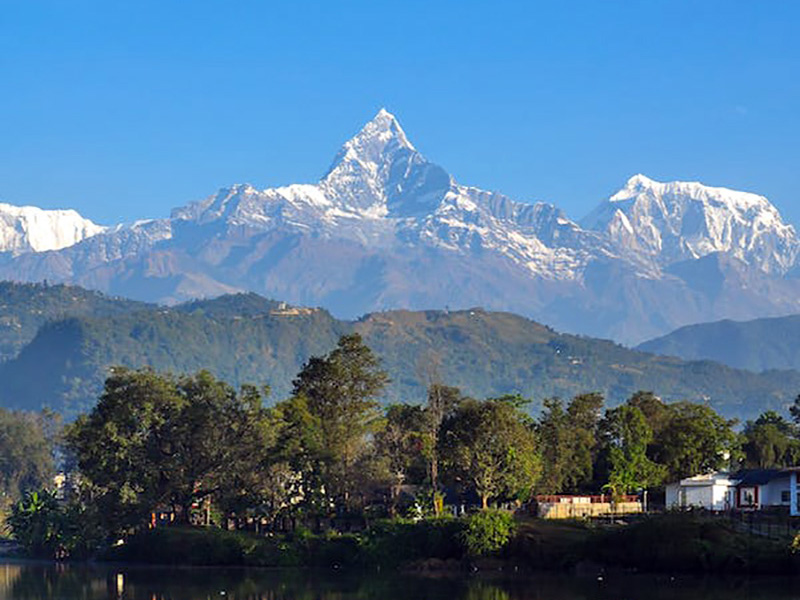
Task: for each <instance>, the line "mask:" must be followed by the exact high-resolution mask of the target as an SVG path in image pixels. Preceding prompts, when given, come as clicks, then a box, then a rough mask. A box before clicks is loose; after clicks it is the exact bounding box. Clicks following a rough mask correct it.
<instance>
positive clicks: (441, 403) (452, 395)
mask: <svg viewBox="0 0 800 600" xmlns="http://www.w3.org/2000/svg"><path fill="white" fill-rule="evenodd" d="M463 400H464V397H463V396H462V395H461V390H460V389H458V388H457V387H451V386H447V385H443V384H441V383H436V382H434V383H431V384H430V385H429V386H428V404H427V406H426V408H425V421H426V425H427V427H426V429H425V435H424V437H423V446H422V452H423V454H424V455H425V457H426V458H427V459H428V476H429V478H430V485H431V490H432V492H433V512H434V514H435V515H436V516H438V515H439V513H440V511H441V504H442V498H443V496H441V493H440V491H439V440H440V433H441V429H442V422H443V421H444V419H445V418H446V417H448V416H450V415H452V414H453V411H454V410H456V409H457V408H458V406H459V405H460V404H461V402H462V401H463Z"/></svg>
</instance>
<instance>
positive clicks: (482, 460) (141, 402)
mask: <svg viewBox="0 0 800 600" xmlns="http://www.w3.org/2000/svg"><path fill="white" fill-rule="evenodd" d="M432 379H433V380H432V381H431V382H430V385H429V387H428V397H427V402H426V403H425V404H424V405H406V404H394V405H390V406H387V407H381V405H380V404H379V402H378V399H379V397H380V395H381V392H382V391H383V389H384V387H385V386H386V384H387V382H388V377H387V375H386V373H385V372H384V371H383V370H382V369H381V367H380V364H379V361H378V360H377V358H376V357H375V356H374V354H373V353H372V351H371V350H370V349H369V348H368V347H367V346H366V345H365V344H364V343H363V341H362V339H361V338H360V336H359V335H358V334H352V335H345V336H342V337H341V338H340V340H339V342H338V345H337V346H336V348H335V349H334V350H333V351H331V352H330V353H329V354H327V355H325V356H321V357H313V358H311V359H310V360H309V361H308V362H307V363H306V364H305V365H304V367H303V368H302V370H301V371H300V373H299V374H298V375H297V377H296V378H295V380H294V382H293V390H292V393H291V395H290V397H289V398H288V399H286V400H283V401H281V402H278V403H277V404H275V405H274V406H273V407H271V408H265V407H264V405H263V404H262V400H263V399H264V398H265V397H266V396H267V394H268V393H269V390H266V389H262V390H260V389H256V388H255V387H252V386H243V387H242V388H241V389H239V390H236V389H234V388H233V387H231V386H230V385H228V384H227V383H225V382H223V381H221V380H218V379H216V378H215V377H213V376H212V375H211V374H209V373H208V372H205V371H201V372H199V373H197V374H194V375H186V376H172V375H168V374H160V373H156V372H154V371H151V370H146V369H145V370H129V369H124V368H116V369H114V370H113V371H112V372H111V374H110V376H109V377H108V378H107V380H106V382H105V387H104V391H103V393H102V395H101V396H100V398H99V401H98V403H97V405H96V406H95V408H94V409H93V410H92V411H91V412H90V413H88V414H85V415H82V416H81V417H79V418H78V419H77V420H76V421H75V422H74V423H72V424H70V425H69V426H67V427H66V428H65V430H64V431H63V435H61V436H60V437H59V438H58V440H59V441H58V446H59V454H60V460H61V461H62V462H63V463H64V466H65V467H66V470H67V473H68V477H67V485H66V489H65V491H66V495H65V498H64V500H63V501H60V502H57V501H56V498H55V496H54V495H53V493H52V492H48V491H46V490H40V491H37V492H35V493H32V494H28V495H27V496H26V497H24V498H22V499H21V500H20V501H19V502H17V503H16V504H15V505H14V506H13V508H12V511H11V515H10V517H9V522H10V524H11V525H12V527H13V529H14V532H15V534H16V535H17V537H18V538H20V539H25V538H26V536H27V541H26V544H27V545H28V547H29V548H31V549H33V550H34V551H36V552H40V553H49V552H52V551H53V550H54V549H55V548H58V549H60V550H59V551H60V552H64V553H73V554H82V553H90V552H91V550H92V549H93V548H97V547H99V546H102V545H103V544H104V543H106V542H107V541H109V540H116V539H119V537H121V536H122V537H124V536H127V535H129V534H131V533H134V532H136V531H140V530H142V529H146V528H147V527H149V526H152V525H153V524H154V521H153V519H154V518H155V517H154V515H157V514H166V515H169V520H170V521H172V522H176V523H185V524H189V523H204V524H217V525H228V524H230V523H232V522H235V523H239V524H247V523H259V524H265V526H266V527H277V526H278V524H279V523H285V522H287V521H289V522H293V523H295V524H297V523H304V524H310V523H315V522H319V521H320V520H323V519H331V518H339V519H347V518H349V519H360V520H361V521H362V522H363V521H366V522H369V521H371V520H372V519H375V518H378V517H392V516H407V517H413V518H420V517H425V516H438V515H441V514H442V513H443V512H444V504H445V500H448V501H451V502H453V503H454V504H461V505H469V504H476V505H479V506H481V507H483V508H486V507H488V506H490V505H492V504H499V503H515V504H519V503H521V502H524V501H526V500H528V499H529V498H530V497H531V496H532V495H533V494H560V493H575V492H580V493H588V492H594V493H600V492H602V493H607V494H611V495H621V494H626V493H632V492H635V491H637V490H639V489H641V488H647V487H652V486H658V485H660V484H663V483H664V482H666V481H671V480H675V479H679V478H681V477H685V476H688V475H693V474H696V473H700V472H704V471H709V470H713V469H719V468H724V467H730V466H738V465H740V464H748V465H749V464H759V465H760V466H771V465H773V464H784V463H787V461H792V460H794V457H795V456H800V454H798V453H797V448H798V447H800V442H798V440H797V428H796V426H795V425H793V424H790V423H788V422H787V421H785V420H783V419H782V418H780V417H779V416H778V415H776V414H775V413H766V414H765V415H763V416H762V417H761V418H760V419H759V420H758V421H756V422H754V423H748V424H747V425H746V427H745V429H744V432H743V433H742V434H737V433H735V432H734V429H733V427H734V426H735V422H734V421H730V420H727V419H725V418H723V417H721V416H720V415H719V414H717V413H716V412H715V411H714V410H713V409H712V408H710V407H709V406H706V405H700V404H693V403H689V402H677V403H672V404H666V403H664V402H662V401H661V400H659V399H658V398H657V397H656V396H655V395H654V394H652V393H650V392H639V393H637V394H634V395H633V396H632V397H631V398H630V399H629V400H628V401H627V402H626V403H625V404H623V405H621V406H618V407H615V408H608V409H606V408H605V406H604V400H603V397H602V396H601V395H599V394H582V395H578V396H576V397H574V398H573V399H571V400H570V401H569V402H564V401H562V400H560V399H557V398H552V399H548V400H545V401H544V409H543V411H542V413H541V414H540V415H539V417H538V418H532V417H531V416H530V415H529V414H528V413H527V412H526V411H525V405H526V400H525V399H524V398H522V397H520V396H504V397H501V398H490V399H486V400H476V399H473V398H469V397H466V396H464V395H463V394H462V393H461V392H460V391H459V390H458V389H456V388H453V387H449V386H446V385H444V384H443V383H441V382H437V381H435V378H432ZM793 410H794V411H795V412H793V415H794V416H795V417H797V418H800V408H797V409H793ZM3 419H5V421H4V420H3ZM6 422H8V423H11V424H13V427H16V428H17V429H16V433H10V434H5V435H3V431H8V430H10V429H12V428H13V427H12V425H7V424H6ZM32 428H33V429H32ZM48 429H52V426H47V425H46V423H45V421H44V420H42V419H39V418H38V417H36V418H34V417H31V416H29V415H22V414H20V413H10V412H0V443H5V444H8V443H9V442H8V440H12V439H14V440H17V443H21V440H23V439H24V440H28V442H26V443H29V444H30V443H31V442H30V440H38V442H36V443H33V446H32V447H29V446H24V445H21V446H19V447H18V448H17V449H16V450H15V451H14V452H13V453H11V452H10V453H8V456H12V454H13V456H14V457H16V458H14V459H13V460H6V461H5V462H4V463H3V466H4V468H5V469H6V470H5V471H4V472H3V476H4V480H3V486H4V488H3V491H4V494H5V496H6V497H8V498H13V499H19V498H20V494H21V493H22V492H23V491H25V490H26V489H28V490H31V489H34V488H37V487H50V486H47V485H46V481H47V478H48V477H50V475H51V472H52V462H48V460H51V459H49V454H48V452H47V451H45V452H44V455H45V456H47V457H48V458H47V459H43V458H42V456H43V452H42V448H45V449H47V448H48V446H47V444H50V446H52V444H54V443H56V437H57V436H56V435H54V434H52V433H47V431H46V430H48ZM781 436H783V437H781ZM787 440H788V441H787ZM26 461H29V462H30V464H29V465H28V466H23V465H25V464H27V463H26ZM781 461H783V462H781ZM15 465H16V466H15ZM43 523H44V525H43ZM76 525H77V526H76Z"/></svg>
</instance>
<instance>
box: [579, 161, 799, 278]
mask: <svg viewBox="0 0 800 600" xmlns="http://www.w3.org/2000/svg"><path fill="white" fill-rule="evenodd" d="M582 224H583V225H584V226H586V227H587V228H589V229H593V230H599V231H603V232H605V233H606V234H607V235H608V237H609V239H610V241H611V242H612V243H613V244H614V247H615V248H616V249H618V250H619V251H620V252H633V253H636V254H640V255H643V256H649V257H652V258H653V259H654V260H655V261H656V262H657V263H658V264H660V265H662V266H663V265H668V264H670V263H674V262H678V261H681V260H687V259H696V258H700V257H702V256H706V255H708V254H712V253H714V252H724V253H727V254H730V255H731V256H735V257H736V258H738V259H740V260H742V261H744V262H745V263H747V264H749V265H752V266H754V267H756V268H758V269H761V270H762V271H764V272H765V273H779V274H784V273H786V272H787V271H788V270H789V269H791V268H792V266H793V265H794V263H795V260H796V258H797V253H798V248H800V242H798V239H797V233H796V232H795V230H794V227H792V226H791V225H787V224H785V223H784V222H783V220H782V219H781V216H780V214H779V213H778V211H777V209H776V208H775V207H774V206H773V205H772V204H770V202H769V200H767V199H766V198H764V197H763V196H758V195H756V194H751V193H747V192H737V191H734V190H728V189H725V188H716V187H708V186H705V185H702V184H700V183H694V182H691V183H690V182H682V181H676V182H672V183H659V182H657V181H653V180H652V179H648V178H647V177H645V176H644V175H635V176H633V177H631V178H630V179H629V180H628V183H627V184H626V185H625V187H624V188H623V189H621V190H620V191H619V192H617V193H616V194H614V195H613V196H611V198H609V199H608V201H607V202H604V203H603V204H601V205H600V206H599V207H598V208H597V209H596V210H595V211H594V212H592V213H591V214H590V215H589V216H587V217H586V218H585V219H584V220H583V221H582Z"/></svg>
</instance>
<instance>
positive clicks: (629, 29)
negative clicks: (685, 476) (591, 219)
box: [0, 0, 800, 225]
mask: <svg viewBox="0 0 800 600" xmlns="http://www.w3.org/2000/svg"><path fill="white" fill-rule="evenodd" d="M0 8H2V11H0V200H2V201H6V202H11V203H14V204H35V205H38V206H42V207H48V208H49V207H73V208H76V209H77V210H79V211H80V212H82V213H83V214H85V215H86V216H88V217H90V218H92V219H94V220H96V221H98V222H101V223H112V222H117V221H130V220H133V219H136V218H143V217H150V216H166V215H167V214H169V211H170V209H171V208H173V207H175V206H179V205H183V204H185V203H187V202H189V201H192V200H197V199H200V198H203V197H205V196H207V195H209V194H211V193H212V192H214V191H215V190H216V189H217V188H219V187H222V186H225V185H229V184H232V183H237V182H250V183H252V184H254V185H256V186H258V187H267V186H273V185H281V184H286V183H293V182H307V181H314V180H316V179H318V178H319V176H321V175H322V174H323V172H324V171H325V169H326V168H327V166H328V164H329V162H330V160H331V159H332V158H333V155H334V154H335V152H336V150H337V149H338V147H339V146H340V145H341V143H343V142H344V141H345V140H346V139H347V138H348V137H350V136H351V135H353V134H354V133H355V132H356V131H357V130H358V129H359V128H360V126H361V125H362V124H363V123H364V122H365V121H367V120H369V119H370V118H371V117H372V116H373V115H374V113H375V112H377V111H378V109H379V108H381V107H382V106H385V107H386V108H387V109H388V110H390V111H391V112H393V113H395V114H396V115H397V116H398V118H399V119H400V121H401V123H402V125H403V127H404V129H405V130H406V132H407V133H408V135H409V138H410V139H411V141H412V142H413V143H414V144H415V145H416V146H417V148H418V149H420V150H421V151H422V152H423V153H424V154H425V155H426V156H427V157H428V158H429V159H431V160H433V161H435V162H437V163H439V164H441V165H442V166H444V167H445V168H446V169H447V170H449V171H450V172H451V173H452V174H453V175H454V176H455V177H456V178H457V179H458V180H459V181H460V182H462V183H466V184H471V185H476V186H479V187H483V188H486V189H491V190H497V191H501V192H504V193H506V194H509V195H511V196H512V197H514V198H517V199H520V200H530V201H533V200H545V201H549V202H553V203H555V204H557V205H558V206H560V207H562V208H564V209H565V210H566V211H567V213H568V214H569V215H570V216H571V217H573V218H580V217H582V216H583V215H584V214H585V213H587V212H589V210H590V209H591V208H592V207H594V205H595V204H596V203H597V202H599V201H600V200H601V199H603V198H604V197H607V196H608V195H610V194H611V193H613V192H614V191H615V190H616V189H618V188H619V187H621V186H622V185H623V184H624V182H625V180H626V179H627V178H628V177H629V176H630V175H632V174H634V173H637V172H642V173H645V174H647V175H648V176H650V177H652V178H654V179H659V180H673V179H685V180H700V181H703V182H705V183H708V184H712V185H722V186H727V187H733V188H737V189H744V190H749V191H755V192H758V193H762V194H764V195H767V196H768V197H769V198H770V199H771V200H772V201H773V202H774V203H775V204H776V205H777V206H778V208H779V209H780V210H781V211H782V213H783V214H784V216H785V217H786V218H787V219H788V220H790V221H791V222H793V223H794V224H796V225H800V168H798V167H799V166H800V165H798V147H799V145H800V144H798V140H800V117H799V116H798V114H797V113H798V110H800V36H798V35H797V28H798V26H800V2H795V1H779V0H773V1H770V2H756V1H748V2H737V1H735V0H724V1H716V0H702V1H698V0H694V1H686V2H683V1H681V0H664V1H656V0H650V1H641V2H636V1H629V2H621V1H620V2H615V1H603V2H600V1H597V0H592V1H586V2H569V1H561V2H522V1H520V2H506V1H503V0H493V1H491V2H470V1H468V0H461V1H457V2H456V1H453V2H450V1H437V2H434V1H432V0H428V1H426V2H422V1H417V0H406V1H404V2H377V1H376V0H373V1H372V2H366V1H364V2H362V1H348V0H337V1H335V2H334V1H331V2H325V3H322V2H319V3H316V2H303V1H298V0H292V1H284V2H275V3H273V2H250V1H247V0H237V1H231V2H223V1H221V0H219V1H213V2H212V1H204V0H194V1H192V2H184V1H181V2H178V1H170V0H160V1H158V2H151V1H149V0H137V1H135V2H134V1H125V2H123V1H119V2H117V1H113V2H109V1H108V0H105V1H102V2H100V1H97V2H88V1H82V0H72V1H50V2H44V1H38V0H24V1H23V0H17V1H2V2H0Z"/></svg>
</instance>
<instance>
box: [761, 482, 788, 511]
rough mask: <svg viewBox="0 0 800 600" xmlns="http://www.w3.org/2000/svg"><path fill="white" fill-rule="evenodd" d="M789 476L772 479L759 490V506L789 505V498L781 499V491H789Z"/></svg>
mask: <svg viewBox="0 0 800 600" xmlns="http://www.w3.org/2000/svg"><path fill="white" fill-rule="evenodd" d="M789 490H790V484H789V477H788V476H787V477H782V478H781V479H773V480H772V481H770V482H769V483H767V484H766V485H762V486H761V489H760V490H759V492H760V494H759V504H760V505H761V506H789V500H788V499H787V500H786V501H785V502H784V501H783V500H782V499H781V495H782V492H789Z"/></svg>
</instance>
